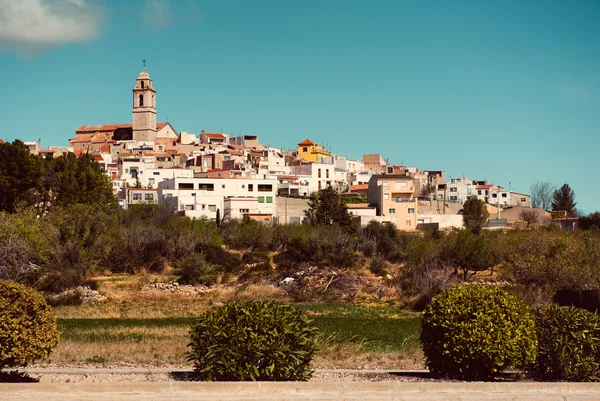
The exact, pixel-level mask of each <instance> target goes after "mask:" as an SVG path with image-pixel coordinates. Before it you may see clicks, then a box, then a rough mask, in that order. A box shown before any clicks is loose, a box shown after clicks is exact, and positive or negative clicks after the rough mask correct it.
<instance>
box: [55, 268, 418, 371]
mask: <svg viewBox="0 0 600 401" xmlns="http://www.w3.org/2000/svg"><path fill="white" fill-rule="evenodd" d="M102 286H103V287H102V289H104V290H105V291H103V292H106V293H107V295H108V296H109V300H108V301H107V302H105V303H103V304H99V305H81V306H69V307H60V308H57V309H56V314H57V317H58V327H59V331H60V333H61V340H60V343H59V346H58V347H57V349H56V351H55V352H54V353H53V355H52V358H51V363H53V364H59V365H67V364H68V365H77V366H83V365H90V364H93V365H111V366H116V365H119V366H127V365H135V366H148V365H152V366H187V365H188V363H187V362H186V361H185V353H186V351H187V343H188V332H189V330H190V328H191V327H192V326H193V325H194V321H195V319H196V318H195V316H198V315H199V314H200V313H202V311H204V310H206V309H207V308H208V307H210V306H211V305H215V304H216V305H219V304H221V303H223V302H226V301H228V300H232V299H237V298H242V299H247V298H252V297H251V296H250V294H252V296H253V297H258V298H261V297H262V298H273V297H274V298H281V296H280V294H278V293H273V292H272V290H271V289H264V288H253V289H250V290H246V292H242V293H240V292H237V293H235V294H232V293H231V292H229V291H228V290H225V291H222V292H220V293H218V294H217V293H215V294H203V295H202V296H198V297H189V296H182V295H180V294H158V295H157V294H144V293H140V292H139V283H138V284H136V283H135V281H134V280H133V281H132V280H131V278H126V277H122V278H120V279H111V280H106V281H105V282H103V284H102ZM296 306H297V307H298V308H300V309H302V310H303V311H304V312H305V313H306V314H307V315H308V316H309V317H310V319H312V320H313V322H314V324H315V325H316V326H317V327H318V328H319V330H320V334H319V337H318V344H319V351H318V353H317V355H316V357H315V359H314V360H313V365H314V367H316V368H408V367H420V366H422V355H421V352H420V350H419V333H420V319H421V318H420V315H418V314H415V313H413V312H409V311H406V310H402V309H400V308H399V307H398V306H395V305H393V304H388V303H376V304H367V305H353V304H342V303H327V304H297V305H296Z"/></svg>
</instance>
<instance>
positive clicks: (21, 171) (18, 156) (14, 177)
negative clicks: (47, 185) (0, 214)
mask: <svg viewBox="0 0 600 401" xmlns="http://www.w3.org/2000/svg"><path fill="white" fill-rule="evenodd" d="M43 175H44V163H43V159H42V158H41V157H39V156H35V155H32V154H31V153H29V150H28V149H27V147H26V146H25V144H24V143H23V142H21V141H19V140H18V139H17V140H15V141H14V142H13V143H8V142H7V143H0V211H7V212H10V213H12V212H13V211H14V208H15V206H16V204H17V203H18V202H20V201H26V202H28V203H30V204H33V203H36V202H35V201H32V199H33V198H35V196H33V195H35V194H39V192H40V190H41V185H42V177H43ZM34 193H35V194H34Z"/></svg>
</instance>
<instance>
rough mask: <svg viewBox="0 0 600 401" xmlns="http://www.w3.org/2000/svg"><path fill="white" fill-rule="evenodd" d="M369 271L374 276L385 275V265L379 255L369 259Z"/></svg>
mask: <svg viewBox="0 0 600 401" xmlns="http://www.w3.org/2000/svg"><path fill="white" fill-rule="evenodd" d="M369 271H370V272H371V273H373V274H374V275H376V276H383V275H384V274H386V273H387V263H386V261H385V259H384V258H382V257H381V256H379V255H376V256H374V257H373V258H371V263H370V264H369Z"/></svg>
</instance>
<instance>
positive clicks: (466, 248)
mask: <svg viewBox="0 0 600 401" xmlns="http://www.w3.org/2000/svg"><path fill="white" fill-rule="evenodd" d="M454 262H455V265H456V266H460V268H461V269H462V271H463V280H465V281H466V280H467V279H468V278H469V272H478V271H482V270H486V269H489V268H490V267H493V266H494V263H495V257H494V250H493V248H492V245H491V243H490V240H489V238H488V236H487V235H484V234H481V235H475V234H474V233H471V232H469V231H467V230H461V232H460V233H459V234H458V237H457V238H456V243H455V245H454Z"/></svg>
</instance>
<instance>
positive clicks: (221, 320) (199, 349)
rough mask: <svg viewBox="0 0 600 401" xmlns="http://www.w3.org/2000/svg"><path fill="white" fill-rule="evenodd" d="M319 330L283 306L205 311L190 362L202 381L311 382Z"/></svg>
mask: <svg viewBox="0 0 600 401" xmlns="http://www.w3.org/2000/svg"><path fill="white" fill-rule="evenodd" d="M316 332H317V329H316V328H315V327H314V326H312V324H311V321H310V320H308V319H307V318H306V317H305V315H304V314H303V313H302V312H301V311H299V310H298V309H296V308H294V307H292V306H290V305H287V304H284V303H279V302H273V301H255V302H236V303H230V304H226V305H224V306H221V307H215V308H212V309H210V310H208V311H207V312H205V313H204V314H203V315H202V316H200V319H199V321H198V324H197V325H196V327H194V328H192V330H191V332H190V343H189V344H188V346H189V347H190V351H189V353H188V357H187V359H188V361H191V362H193V363H194V370H195V372H196V374H197V375H198V377H199V378H200V379H202V380H211V381H212V380H217V381H248V380H260V381H284V380H308V379H309V378H310V377H311V375H312V370H311V369H310V367H309V364H310V361H311V359H312V356H313V354H314V352H315V348H316V347H315V342H314V336H315V334H316Z"/></svg>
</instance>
